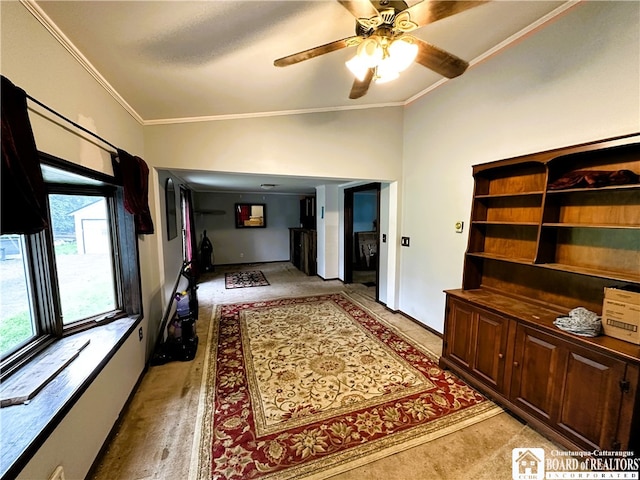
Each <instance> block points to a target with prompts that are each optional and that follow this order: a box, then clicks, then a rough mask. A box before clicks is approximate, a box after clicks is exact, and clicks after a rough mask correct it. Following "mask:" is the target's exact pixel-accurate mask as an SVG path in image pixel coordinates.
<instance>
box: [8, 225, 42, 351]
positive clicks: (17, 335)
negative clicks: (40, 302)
mask: <svg viewBox="0 0 640 480" xmlns="http://www.w3.org/2000/svg"><path fill="white" fill-rule="evenodd" d="M28 271H29V269H28V268H27V260H26V255H24V237H23V236H22V235H1V236H0V357H5V356H6V355H7V354H9V353H11V352H13V351H14V350H15V349H16V348H17V347H19V346H21V345H22V344H24V343H25V342H26V341H28V340H29V339H31V338H32V337H33V336H34V335H35V333H36V329H35V323H34V319H33V313H32V309H31V300H30V298H31V292H30V288H29V285H30V282H29V280H28V279H29V277H28V273H27V272H28Z"/></svg>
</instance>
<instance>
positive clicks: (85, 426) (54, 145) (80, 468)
mask: <svg viewBox="0 0 640 480" xmlns="http://www.w3.org/2000/svg"><path fill="white" fill-rule="evenodd" d="M0 17H1V28H0V34H1V41H0V48H1V57H0V58H1V63H0V70H1V73H2V74H3V75H5V76H6V77H7V78H9V79H10V80H11V81H12V82H13V83H15V84H16V85H17V86H19V87H21V88H23V89H24V90H25V91H26V92H27V93H28V94H30V95H32V96H33V97H35V98H37V99H38V100H40V101H42V102H43V103H45V104H47V105H49V106H50V107H51V108H53V109H55V110H57V111H58V112H60V113H61V114H63V115H65V116H66V117H68V118H70V119H72V120H74V121H76V122H78V123H80V124H81V125H83V126H85V127H86V128H88V129H90V130H92V131H94V132H96V133H97V134H98V135H100V136H101V137H103V138H105V139H107V140H109V141H110V142H111V143H114V144H116V145H118V146H119V147H120V148H123V149H125V150H127V151H129V152H130V153H132V154H134V155H140V156H142V157H143V158H144V139H143V134H142V126H141V125H140V124H138V123H137V122H136V121H135V120H134V119H133V118H132V117H131V116H130V115H129V114H128V113H127V112H126V110H124V109H123V108H122V106H121V105H120V104H119V103H118V102H116V101H115V100H114V98H113V97H111V96H110V95H109V94H108V93H107V92H106V91H105V90H104V89H103V88H102V87H100V86H99V85H98V84H97V82H96V81H95V79H94V78H93V77H91V76H90V75H89V74H88V73H87V71H86V70H84V69H83V68H82V67H81V66H80V65H79V64H78V63H77V62H76V61H75V60H74V59H73V58H72V56H71V55H70V54H69V52H67V50H65V49H64V48H63V47H62V46H61V45H60V44H59V43H58V42H57V41H54V39H53V37H52V36H51V35H50V34H49V33H48V32H47V31H46V30H45V29H44V27H42V25H41V24H40V23H39V22H38V21H37V20H36V19H35V18H34V17H33V16H32V15H31V14H30V13H29V12H28V11H27V10H26V9H25V7H24V6H23V5H22V4H20V3H18V2H0ZM30 117H31V120H32V125H33V129H34V135H35V139H36V144H37V147H38V149H39V150H41V151H44V152H47V153H50V154H52V155H55V156H58V157H61V158H63V159H65V160H69V161H72V162H74V163H77V164H79V165H83V166H85V167H88V168H91V169H94V170H97V171H100V172H104V173H107V174H112V173H113V172H112V169H111V160H110V156H109V154H108V153H106V152H104V151H103V150H102V149H101V148H99V147H98V146H96V145H95V144H94V143H93V142H92V141H87V140H83V139H81V138H80V137H78V136H76V135H74V134H72V133H70V132H69V131H67V130H66V128H68V125H67V124H64V127H65V128H61V126H60V125H59V123H58V120H55V119H53V120H49V119H47V118H51V115H50V114H39V113H34V112H30ZM45 117H46V118H45ZM156 185H157V183H155V184H154V183H152V182H150V186H151V187H150V196H151V198H154V195H156V190H157V189H156ZM151 214H152V216H153V217H154V220H155V219H156V214H155V208H154V205H153V204H152V206H151ZM139 248H140V264H141V276H142V292H143V308H144V312H145V315H146V318H145V320H144V321H143V323H142V327H143V330H144V334H145V336H147V321H146V319H148V318H149V317H150V316H153V315H157V314H159V310H160V309H159V305H160V302H157V303H156V302H155V297H156V295H157V292H158V291H159V289H160V283H159V280H158V278H159V277H158V270H159V269H158V252H157V244H156V242H155V238H154V235H151V236H147V237H141V238H140V241H139ZM137 330H138V329H135V332H134V334H133V335H132V336H131V337H129V339H128V340H127V341H126V344H125V346H124V347H123V349H122V350H121V351H119V352H118V354H117V355H116V357H114V359H113V360H112V361H111V362H110V363H109V364H108V365H107V366H106V367H105V369H104V370H103V371H102V372H101V373H100V375H99V376H98V377H97V379H96V380H95V383H94V386H92V387H91V388H90V389H89V390H87V392H85V394H84V395H83V396H82V397H81V398H80V400H79V401H78V403H77V404H76V406H75V407H74V408H73V409H72V410H71V411H70V412H69V414H68V415H67V417H66V418H65V419H64V420H63V422H62V423H61V424H60V425H59V426H58V427H57V428H56V430H55V431H54V432H53V433H52V434H51V436H50V437H49V439H48V440H47V441H46V442H45V444H44V445H43V446H42V448H41V449H40V451H39V452H38V453H36V455H35V456H34V458H33V459H32V460H31V462H30V463H29V464H28V465H27V467H26V469H25V470H24V473H23V478H48V475H49V474H50V473H51V472H52V471H53V470H54V468H55V467H56V466H57V465H58V464H59V463H63V464H64V465H65V469H66V471H68V472H70V473H68V474H67V478H68V479H78V478H83V477H84V475H86V472H87V469H88V468H89V466H90V465H91V463H92V462H93V460H94V458H95V456H96V454H97V453H98V450H99V448H100V447H101V445H102V443H103V442H104V440H105V438H106V434H107V432H109V430H110V429H111V427H112V426H113V423H114V421H115V419H116V417H117V415H118V413H119V412H120V410H121V409H122V407H123V405H124V403H125V401H126V399H127V398H128V396H129V394H130V393H131V391H132V389H133V386H134V384H135V381H136V380H137V379H138V377H139V376H140V374H141V373H142V370H143V368H144V364H145V345H144V343H143V342H139V341H138V338H137V335H138V332H137ZM97 389H101V390H100V391H101V392H102V393H101V394H95V392H96V391H98V390H97ZM104 392H108V394H106V393H104ZM96 412H100V414H99V415H96ZM79 425H82V427H81V428H79ZM70 429H73V430H74V432H75V433H74V434H73V435H69V430H70ZM60 438H64V445H61V444H60Z"/></svg>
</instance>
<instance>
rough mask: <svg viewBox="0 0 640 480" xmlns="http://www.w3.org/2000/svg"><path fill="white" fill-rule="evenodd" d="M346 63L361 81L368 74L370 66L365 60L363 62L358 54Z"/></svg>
mask: <svg viewBox="0 0 640 480" xmlns="http://www.w3.org/2000/svg"><path fill="white" fill-rule="evenodd" d="M345 65H346V66H347V68H348V69H349V70H350V71H351V73H353V74H354V75H355V77H356V78H357V79H358V80H360V81H361V82H362V81H363V80H364V78H365V77H366V76H367V72H368V71H369V67H367V66H366V65H365V62H363V61H362V59H361V58H360V57H359V56H358V55H355V56H354V57H353V58H352V59H351V60H348V61H346V62H345Z"/></svg>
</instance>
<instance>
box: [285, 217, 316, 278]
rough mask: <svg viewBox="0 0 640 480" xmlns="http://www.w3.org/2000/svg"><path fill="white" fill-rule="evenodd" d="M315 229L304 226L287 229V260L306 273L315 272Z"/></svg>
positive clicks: (311, 273)
mask: <svg viewBox="0 0 640 480" xmlns="http://www.w3.org/2000/svg"><path fill="white" fill-rule="evenodd" d="M316 238H317V237H316V231H315V230H308V229H305V228H290V229H289V260H290V262H291V263H292V264H293V266H294V267H296V268H297V269H299V270H302V271H303V272H304V273H306V274H307V275H315V274H316V271H317V270H316V265H317V264H316V256H317V246H316V241H317V240H316Z"/></svg>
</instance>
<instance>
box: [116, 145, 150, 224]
mask: <svg viewBox="0 0 640 480" xmlns="http://www.w3.org/2000/svg"><path fill="white" fill-rule="evenodd" d="M112 163H113V173H114V174H115V176H116V178H117V179H118V180H119V181H121V182H122V185H123V187H124V208H125V209H126V210H127V212H129V213H131V214H132V215H133V216H134V221H135V226H136V233H137V234H152V233H153V220H152V218H151V212H150V211H149V167H148V166H147V164H146V163H145V161H144V160H143V159H141V158H140V157H135V156H133V155H130V154H129V153H127V152H125V151H124V150H120V149H118V157H117V159H116V158H113V159H112Z"/></svg>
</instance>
